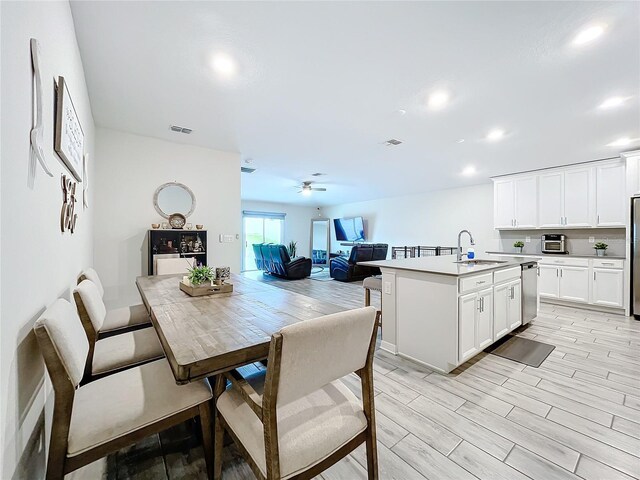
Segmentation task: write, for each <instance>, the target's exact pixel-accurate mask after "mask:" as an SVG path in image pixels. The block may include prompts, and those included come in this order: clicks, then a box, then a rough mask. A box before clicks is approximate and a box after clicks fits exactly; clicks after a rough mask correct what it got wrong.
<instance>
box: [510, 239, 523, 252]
mask: <svg viewBox="0 0 640 480" xmlns="http://www.w3.org/2000/svg"><path fill="white" fill-rule="evenodd" d="M513 247H514V248H515V249H516V253H522V248H523V247H524V242H522V241H520V240H518V241H517V242H514V243H513Z"/></svg>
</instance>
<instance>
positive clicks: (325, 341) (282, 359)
mask: <svg viewBox="0 0 640 480" xmlns="http://www.w3.org/2000/svg"><path fill="white" fill-rule="evenodd" d="M377 317H378V314H377V312H376V310H375V308H373V307H365V308H360V309H356V310H350V311H346V312H342V313H337V314H333V315H327V316H324V317H319V318H315V319H312V320H307V321H303V322H300V323H296V324H293V325H289V326H287V327H284V328H283V329H282V330H280V332H278V333H276V334H274V335H273V336H272V337H271V345H270V349H269V357H268V362H267V370H266V377H265V376H263V377H262V379H261V381H259V380H258V379H256V378H251V379H244V378H243V377H242V376H241V375H240V374H239V373H238V372H237V371H234V372H231V373H228V374H225V375H224V376H218V379H217V381H216V387H215V392H214V396H215V399H216V405H217V413H216V422H215V425H216V430H215V442H214V444H215V460H214V465H215V473H216V479H219V478H220V476H221V454H222V440H223V434H224V431H225V430H226V431H227V432H228V433H229V435H230V436H231V438H232V439H233V440H234V442H235V443H236V444H237V445H238V448H239V450H240V452H241V453H242V454H243V455H244V457H245V459H246V460H247V462H248V463H249V465H250V467H251V469H252V470H253V472H254V474H255V475H256V477H257V478H259V479H265V478H266V479H269V480H271V479H273V480H275V479H293V478H295V479H302V478H305V479H306V478H313V477H314V476H316V475H318V474H319V473H320V472H322V471H323V470H325V469H327V468H329V467H330V466H331V465H333V464H334V463H336V462H337V461H338V460H340V459H341V458H343V457H345V456H346V455H348V454H349V452H351V451H352V450H354V449H355V448H356V447H358V446H359V445H360V444H362V443H363V442H366V448H367V470H368V474H369V479H377V478H378V462H377V450H376V424H375V414H374V411H375V409H374V402H373V369H372V367H373V352H374V349H375V342H376V334H377V322H378V318H377ZM352 372H355V373H356V374H357V375H358V376H360V378H361V384H362V401H360V400H358V398H357V397H356V396H355V395H354V394H353V393H352V392H351V391H350V390H349V389H348V388H347V387H346V386H345V385H344V384H343V383H342V382H341V381H340V378H342V377H343V376H345V375H348V374H350V373H352ZM227 380H229V381H230V382H231V388H230V389H226V383H227ZM247 380H249V381H247Z"/></svg>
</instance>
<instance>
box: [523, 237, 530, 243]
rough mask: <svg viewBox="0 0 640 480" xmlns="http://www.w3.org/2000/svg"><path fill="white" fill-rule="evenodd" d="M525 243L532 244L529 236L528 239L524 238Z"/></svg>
mask: <svg viewBox="0 0 640 480" xmlns="http://www.w3.org/2000/svg"><path fill="white" fill-rule="evenodd" d="M524 242H525V243H531V237H530V236H529V235H527V236H526V237H524Z"/></svg>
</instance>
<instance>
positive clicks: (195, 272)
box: [187, 265, 216, 287]
mask: <svg viewBox="0 0 640 480" xmlns="http://www.w3.org/2000/svg"><path fill="white" fill-rule="evenodd" d="M215 277H216V272H215V271H214V269H213V268H211V267H208V266H207V265H198V266H197V267H193V268H190V269H189V275H187V278H188V279H189V283H191V285H193V286H194V287H197V286H199V285H202V284H203V283H205V282H209V283H211V281H212V280H214V279H215Z"/></svg>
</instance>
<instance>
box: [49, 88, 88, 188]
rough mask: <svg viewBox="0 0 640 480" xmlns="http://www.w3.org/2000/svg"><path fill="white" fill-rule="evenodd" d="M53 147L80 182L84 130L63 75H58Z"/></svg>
mask: <svg viewBox="0 0 640 480" xmlns="http://www.w3.org/2000/svg"><path fill="white" fill-rule="evenodd" d="M54 148H55V150H56V152H57V153H58V155H59V156H60V158H61V159H62V161H63V162H64V164H65V165H66V166H67V168H68V169H69V171H70V172H71V173H72V175H73V176H74V177H75V179H76V180H77V181H78V182H82V173H83V168H82V167H83V155H84V132H83V131H82V127H81V126H80V120H79V119H78V114H77V113H76V109H75V107H74V106H73V101H72V100H71V95H70V94H69V89H68V88H67V83H66V82H65V81H64V77H58V89H57V92H56V131H55V142H54Z"/></svg>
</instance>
